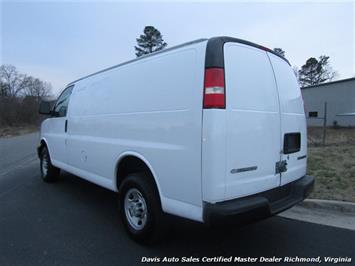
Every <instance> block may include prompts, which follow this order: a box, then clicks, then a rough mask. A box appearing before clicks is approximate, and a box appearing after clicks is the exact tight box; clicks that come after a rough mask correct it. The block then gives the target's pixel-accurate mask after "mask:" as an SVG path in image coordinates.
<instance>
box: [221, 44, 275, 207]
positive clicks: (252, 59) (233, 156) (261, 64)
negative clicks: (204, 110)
mask: <svg viewBox="0 0 355 266" xmlns="http://www.w3.org/2000/svg"><path fill="white" fill-rule="evenodd" d="M224 64H225V65H224V67H225V80H226V88H225V90H226V110H225V111H226V121H227V128H226V132H227V133H226V134H227V138H226V147H227V148H226V157H227V163H226V169H225V173H226V190H225V200H228V199H233V198H238V197H243V196H248V195H251V194H255V193H258V192H262V191H265V190H268V189H272V188H275V187H277V186H279V185H280V175H279V174H277V173H276V172H275V164H276V162H278V161H279V160H280V150H281V143H280V113H279V102H278V94H277V88H276V84H275V79H274V75H273V71H272V67H271V65H270V62H269V59H268V57H267V54H266V52H265V51H263V50H261V49H258V48H255V47H251V46H248V45H244V44H239V43H228V42H227V43H226V44H225V45H224Z"/></svg>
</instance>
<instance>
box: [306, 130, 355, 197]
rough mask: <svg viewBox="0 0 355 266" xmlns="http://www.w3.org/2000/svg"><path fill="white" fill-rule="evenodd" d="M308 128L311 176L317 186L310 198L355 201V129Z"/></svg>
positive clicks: (309, 170) (309, 171) (309, 169)
mask: <svg viewBox="0 0 355 266" xmlns="http://www.w3.org/2000/svg"><path fill="white" fill-rule="evenodd" d="M321 142H322V129H321V128H309V129H308V174H310V175H313V176H315V178H316V184H315V188H314V191H313V193H312V194H311V196H310V197H311V198H318V199H332V200H342V201H352V202H355V128H338V129H334V128H327V130H326V145H325V146H321V145H320V143H321Z"/></svg>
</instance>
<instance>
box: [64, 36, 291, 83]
mask: <svg viewBox="0 0 355 266" xmlns="http://www.w3.org/2000/svg"><path fill="white" fill-rule="evenodd" d="M204 41H208V42H207V48H206V62H205V67H206V68H210V67H224V56H223V46H224V44H225V43H226V42H237V43H241V44H245V45H249V46H253V47H256V48H259V49H262V50H264V51H267V52H270V53H272V54H275V55H277V56H278V57H280V58H282V59H283V60H285V61H286V62H287V63H288V64H289V65H290V63H289V62H288V60H287V59H286V58H284V57H283V56H281V55H279V54H277V53H275V52H274V51H273V50H271V49H269V48H267V47H264V46H262V45H259V44H256V43H253V42H249V41H246V40H242V39H238V38H233V37H227V36H220V37H213V38H210V39H206V38H202V39H197V40H194V41H191V42H186V43H183V44H180V45H176V46H173V47H170V48H167V49H164V50H160V51H157V52H154V53H151V54H147V55H143V56H141V57H138V58H135V59H132V60H129V61H126V62H123V63H120V64H117V65H114V66H112V67H108V68H105V69H103V70H100V71H97V72H95V73H92V74H89V75H87V76H84V77H82V78H79V79H77V80H74V81H72V82H70V83H69V84H68V85H67V87H68V86H70V85H73V84H75V83H76V82H78V81H80V80H83V79H86V78H88V77H91V76H94V75H97V74H99V73H102V72H106V71H108V70H111V69H114V68H117V67H120V66H123V65H127V64H130V63H133V62H136V61H139V60H142V59H145V58H147V57H151V56H155V55H157V54H161V53H165V52H169V51H171V50H175V49H179V48H182V47H185V46H189V45H192V44H196V43H199V42H204Z"/></svg>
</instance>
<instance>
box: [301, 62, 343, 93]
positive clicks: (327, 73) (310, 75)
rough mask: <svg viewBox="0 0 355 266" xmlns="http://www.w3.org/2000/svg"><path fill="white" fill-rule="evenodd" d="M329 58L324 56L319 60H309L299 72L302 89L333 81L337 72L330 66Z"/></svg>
mask: <svg viewBox="0 0 355 266" xmlns="http://www.w3.org/2000/svg"><path fill="white" fill-rule="evenodd" d="M328 60H329V56H325V55H322V56H320V57H319V58H318V60H317V59H316V58H314V57H311V58H309V59H308V60H307V61H306V63H305V64H304V65H303V66H302V67H301V69H300V70H299V71H298V77H299V82H300V85H301V86H302V87H305V86H313V85H317V84H320V83H323V82H325V81H328V80H332V79H333V78H334V77H335V76H336V72H334V71H333V70H332V68H331V67H330V65H329V61H328Z"/></svg>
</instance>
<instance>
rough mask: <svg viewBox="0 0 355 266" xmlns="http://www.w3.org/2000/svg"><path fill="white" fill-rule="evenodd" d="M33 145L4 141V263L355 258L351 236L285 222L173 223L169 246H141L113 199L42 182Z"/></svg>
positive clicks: (0, 145)
mask: <svg viewBox="0 0 355 266" xmlns="http://www.w3.org/2000/svg"><path fill="white" fill-rule="evenodd" d="M36 141H37V135H36V134H31V135H27V136H22V137H17V138H11V139H5V140H4V139H1V140H0V154H1V160H0V161H1V167H2V168H1V170H0V171H1V172H0V265H136V264H139V262H140V260H141V257H142V256H146V257H155V256H158V257H161V258H162V257H164V256H170V257H173V256H175V257H182V256H197V257H203V256H209V257H212V256H221V255H222V256H241V257H246V256H252V257H260V256H273V255H275V256H280V257H284V256H299V257H300V256H301V257H314V256H322V257H323V256H333V257H339V256H343V257H345V256H348V257H351V256H353V260H354V259H355V256H354V246H355V232H354V231H350V230H346V229H340V228H336V227H329V226H323V225H317V224H312V223H306V222H301V221H296V220H290V219H286V218H281V217H273V218H270V219H268V220H265V221H262V222H259V223H256V224H253V225H249V226H245V227H242V228H233V227H226V228H220V229H207V228H205V227H203V226H201V225H199V224H195V223H192V222H186V221H183V222H178V221H175V222H174V226H173V229H172V231H171V233H170V236H169V238H168V239H167V240H166V241H165V242H163V243H162V244H160V245H157V246H154V247H144V246H139V245H137V244H136V243H134V242H133V241H131V240H130V239H129V238H128V237H127V235H126V234H125V232H124V230H123V227H122V224H121V222H120V219H119V217H118V214H117V209H116V197H115V194H114V193H112V192H110V191H107V190H105V189H102V188H100V187H98V186H95V185H93V184H90V183H88V182H86V181H83V180H81V179H79V178H77V177H75V176H73V175H69V174H67V173H64V174H63V175H62V178H61V179H60V180H59V181H58V182H57V183H55V184H45V183H43V182H42V181H41V180H40V178H39V169H38V160H37V159H36V158H35V152H34V151H33V150H32V149H34V148H35V146H36ZM9 145H11V148H9V147H10V146H9ZM13 145H15V148H14V146H13ZM3 167H4V168H3ZM4 169H5V170H4ZM348 265H350V264H348Z"/></svg>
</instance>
